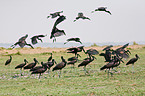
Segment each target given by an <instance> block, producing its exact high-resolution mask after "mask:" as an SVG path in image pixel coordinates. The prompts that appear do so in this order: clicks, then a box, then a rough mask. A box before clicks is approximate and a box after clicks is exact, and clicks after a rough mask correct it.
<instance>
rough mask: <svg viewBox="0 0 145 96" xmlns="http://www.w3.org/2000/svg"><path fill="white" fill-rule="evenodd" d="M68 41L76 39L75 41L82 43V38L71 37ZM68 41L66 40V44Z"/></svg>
mask: <svg viewBox="0 0 145 96" xmlns="http://www.w3.org/2000/svg"><path fill="white" fill-rule="evenodd" d="M66 41H67V42H69V41H75V42H79V43H81V44H82V42H81V41H80V38H69V39H67V40H66ZM67 42H65V43H64V44H66V43H67Z"/></svg>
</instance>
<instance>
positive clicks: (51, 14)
mask: <svg viewBox="0 0 145 96" xmlns="http://www.w3.org/2000/svg"><path fill="white" fill-rule="evenodd" d="M60 13H63V11H60V12H54V13H50V16H47V18H49V17H51V18H56V17H57V16H60Z"/></svg>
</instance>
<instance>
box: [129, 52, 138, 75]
mask: <svg viewBox="0 0 145 96" xmlns="http://www.w3.org/2000/svg"><path fill="white" fill-rule="evenodd" d="M138 59H139V56H138V55H137V54H136V55H135V58H132V59H130V60H129V61H128V62H127V63H126V65H129V64H132V70H133V73H134V63H135V62H136V61H137V60H138Z"/></svg>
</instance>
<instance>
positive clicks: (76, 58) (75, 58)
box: [68, 55, 79, 61]
mask: <svg viewBox="0 0 145 96" xmlns="http://www.w3.org/2000/svg"><path fill="white" fill-rule="evenodd" d="M78 56H79V55H77V57H70V58H68V61H73V60H78Z"/></svg>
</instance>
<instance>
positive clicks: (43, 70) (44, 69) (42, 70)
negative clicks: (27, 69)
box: [31, 62, 48, 79]
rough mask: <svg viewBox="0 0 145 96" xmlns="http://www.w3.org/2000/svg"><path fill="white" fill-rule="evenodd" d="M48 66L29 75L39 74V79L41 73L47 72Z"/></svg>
mask: <svg viewBox="0 0 145 96" xmlns="http://www.w3.org/2000/svg"><path fill="white" fill-rule="evenodd" d="M41 64H42V65H43V62H41ZM47 68H48V66H47V65H43V67H42V68H38V69H37V70H34V71H32V73H31V74H39V79H40V76H41V74H42V73H44V72H45V71H46V70H47Z"/></svg>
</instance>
